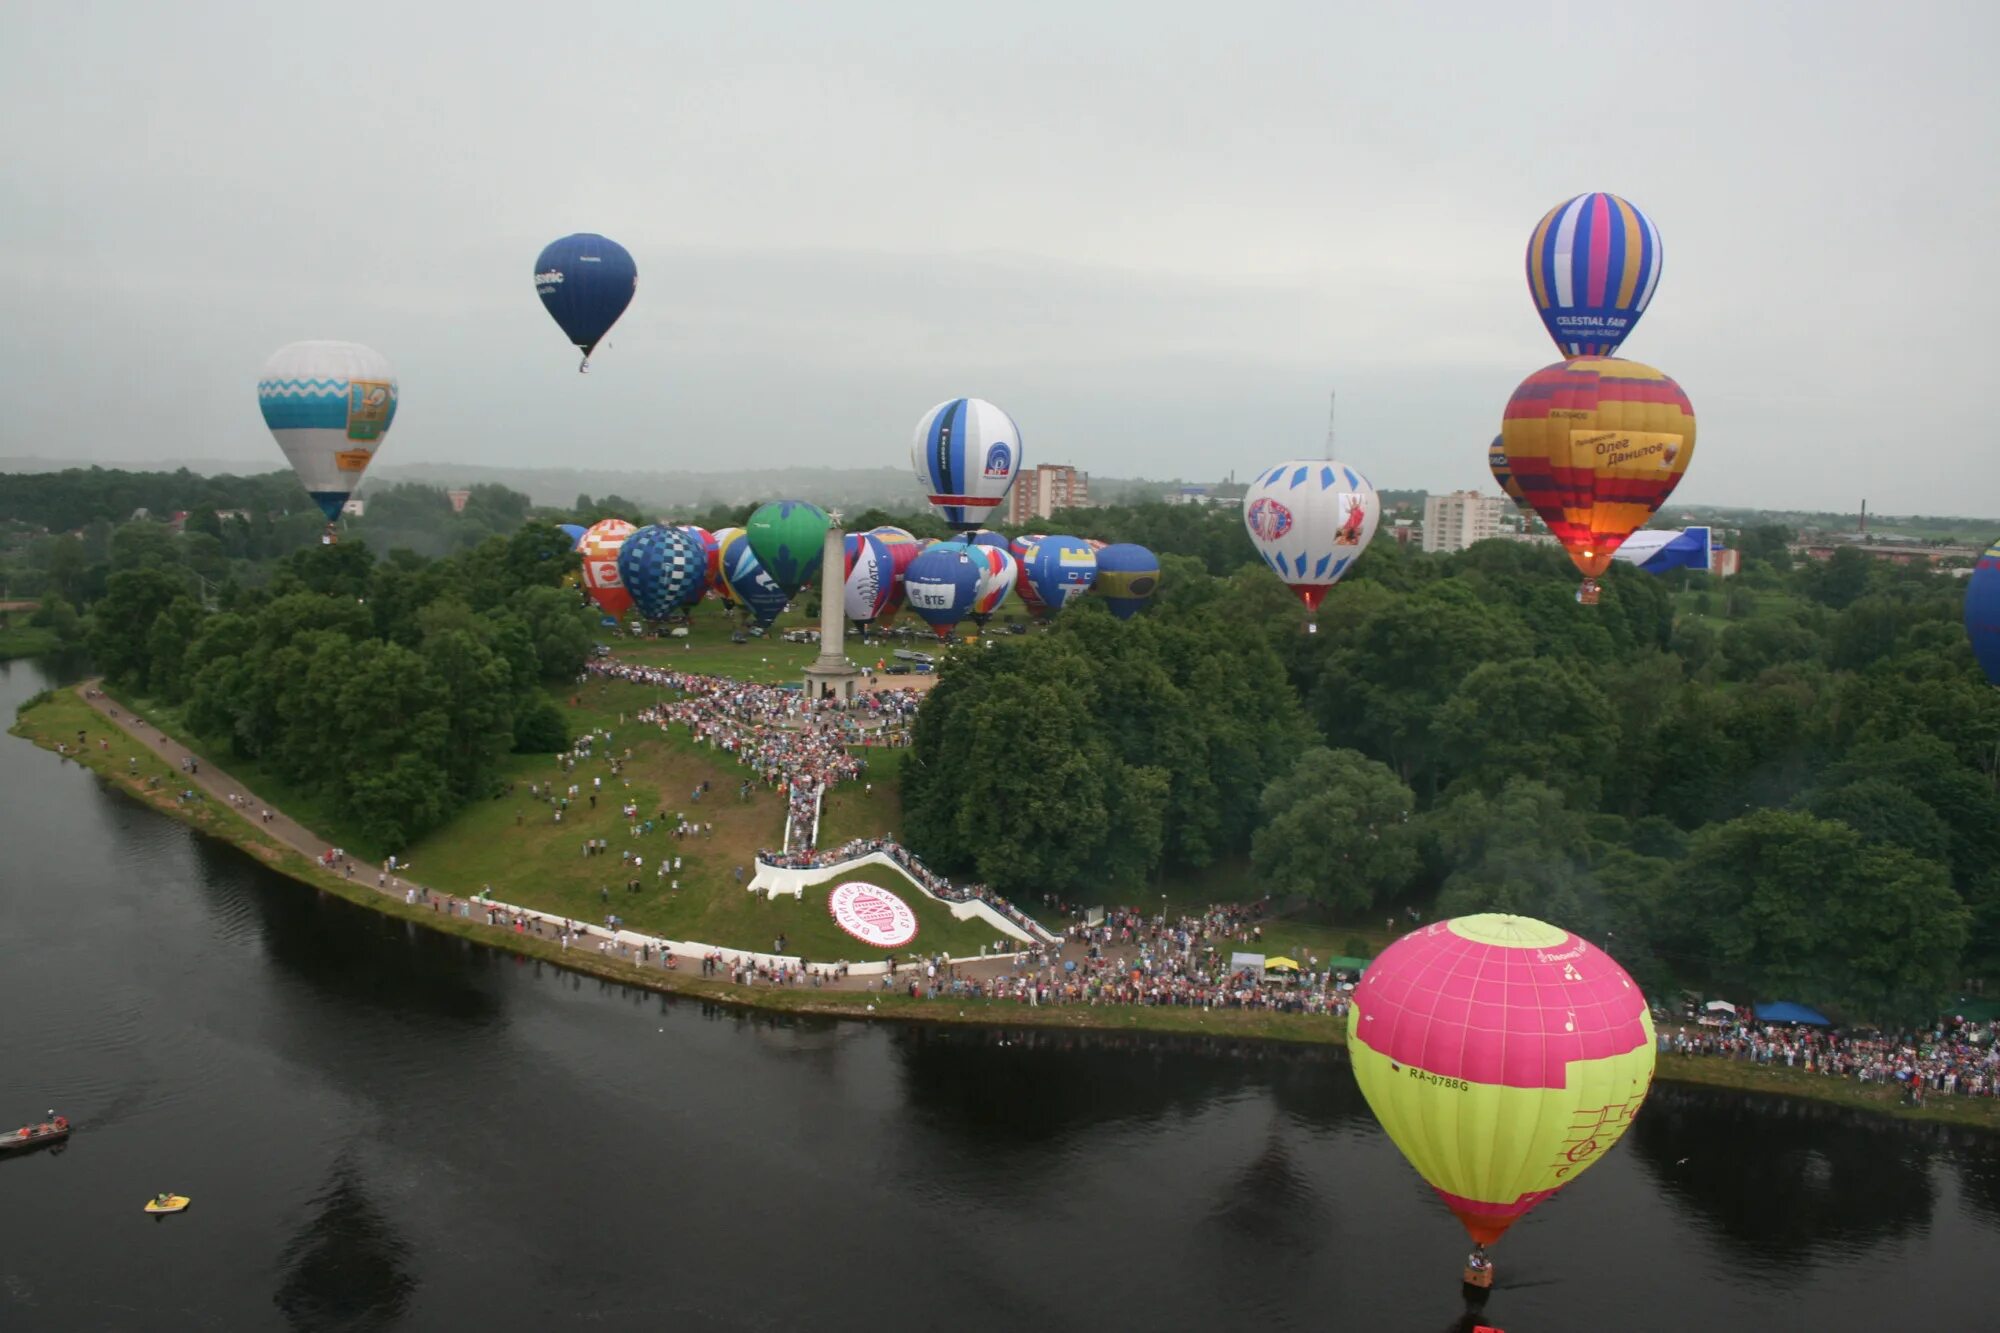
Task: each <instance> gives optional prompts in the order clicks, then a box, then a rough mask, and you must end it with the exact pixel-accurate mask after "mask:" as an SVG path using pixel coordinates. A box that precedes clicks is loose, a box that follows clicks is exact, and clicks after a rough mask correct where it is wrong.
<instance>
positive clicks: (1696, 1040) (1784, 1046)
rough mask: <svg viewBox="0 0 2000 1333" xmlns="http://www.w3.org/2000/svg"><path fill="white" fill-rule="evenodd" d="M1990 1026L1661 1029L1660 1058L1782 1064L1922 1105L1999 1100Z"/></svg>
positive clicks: (1998, 1060) (1999, 1073)
mask: <svg viewBox="0 0 2000 1333" xmlns="http://www.w3.org/2000/svg"><path fill="white" fill-rule="evenodd" d="M1995 1035H1996V1033H1995V1025H1987V1026H1983V1027H1982V1026H1980V1025H1978V1024H1974V1023H1967V1022H1965V1021H1963V1020H1961V1019H1957V1018H1952V1019H1947V1020H1943V1021H1941V1022H1939V1023H1937V1024H1935V1025H1934V1026H1932V1027H1930V1028H1927V1029H1924V1030H1923V1031H1909V1030H1905V1031H1901V1032H1894V1033H1882V1032H1872V1031H1870V1032H1855V1033H1847V1032H1839V1031H1835V1030H1831V1029H1829V1030H1826V1031H1821V1030H1819V1029H1815V1028H1809V1027H1798V1026H1794V1025H1791V1024H1784V1023H1762V1022H1757V1021H1755V1020H1754V1019H1743V1020H1741V1021H1737V1022H1723V1023H1719V1024H1712V1025H1710V1024H1699V1023H1697V1024H1694V1025H1691V1026H1681V1027H1678V1028H1677V1029H1676V1030H1673V1031H1669V1030H1667V1029H1666V1028H1665V1027H1662V1028H1661V1029H1660V1032H1659V1046H1660V1051H1661V1053H1662V1054H1674V1055H1697V1056H1713V1057H1717V1058H1720V1059H1727V1060H1748V1061H1752V1062H1753V1063H1756V1064H1760V1065H1784V1066H1785V1067H1786V1068H1788V1069H1802V1070H1804V1071H1806V1072H1807V1073H1812V1074H1822V1075H1825V1076H1826V1077H1828V1078H1852V1079H1854V1080H1856V1081H1857V1082H1860V1083H1867V1084H1877V1085H1890V1086H1895V1087H1898V1088H1900V1089H1901V1090H1902V1093H1903V1099H1904V1100H1905V1101H1907V1102H1910V1103H1912V1104H1914V1105H1918V1106H1921V1105H1922V1104H1923V1102H1924V1099H1925V1098H1926V1097H1928V1096H1931V1095H1934V1094H1935V1095H1943V1096H1964V1097H1994V1096H2000V1041H1996V1040H1995Z"/></svg>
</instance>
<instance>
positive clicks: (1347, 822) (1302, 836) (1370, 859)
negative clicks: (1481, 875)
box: [1251, 746, 1419, 911]
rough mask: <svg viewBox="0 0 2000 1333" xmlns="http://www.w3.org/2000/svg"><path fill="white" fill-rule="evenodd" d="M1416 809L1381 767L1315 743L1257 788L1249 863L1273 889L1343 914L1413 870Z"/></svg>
mask: <svg viewBox="0 0 2000 1333" xmlns="http://www.w3.org/2000/svg"><path fill="white" fill-rule="evenodd" d="M1415 807H1416V797H1415V796H1414V795H1413V794H1412V793H1411V791H1410V789H1409V788H1408V787H1407V786H1405V785H1404V784H1403V783H1402V782H1401V781H1399V780H1398V779H1397V777H1396V775H1395V774H1394V773H1392V772H1390V771H1389V768H1388V766H1387V765H1385V764H1380V763H1377V762H1376V761H1375V760H1373V759H1370V758H1368V757H1367V756H1366V755H1364V754H1362V753H1361V752H1359V751H1358V750H1329V749H1327V748H1326V747H1324V746H1314V747H1313V748H1312V749H1310V750H1307V751H1306V752H1305V753H1303V754H1301V755H1300V756H1299V759H1298V762H1297V763H1296V764H1294V765H1293V766H1292V769H1291V771H1290V772H1289V773H1286V774H1284V775H1283V776H1281V777H1279V778H1277V779H1275V780H1273V781H1272V783H1271V784H1270V785H1269V786H1268V787H1266V788H1265V789H1264V799H1263V813H1264V825H1263V827H1262V828H1260V829H1258V830H1257V835H1256V839H1255V841H1254V842H1253V843H1252V844H1251V860H1252V863H1253V865H1254V866H1255V867H1256V870H1257V874H1258V876H1259V878H1261V879H1263V880H1264V881H1265V882H1266V883H1267V884H1268V885H1269V886H1270V888H1271V889H1272V890H1273V891H1274V892H1277V893H1281V894H1288V895H1289V894H1297V895H1300V896H1304V897H1311V898H1315V899H1318V900H1319V901H1321V902H1324V903H1327V904H1329V905H1331V906H1333V907H1336V908H1339V909H1341V910H1343V911H1357V910H1360V909H1362V908H1366V907H1372V906H1374V905H1375V904H1376V903H1378V902H1381V901H1383V900H1385V899H1387V898H1390V897H1393V896H1394V895H1395V894H1396V893H1398V892H1399V891H1401V889H1402V888H1403V886H1404V885H1406V884H1407V883H1409V881H1410V879H1411V878H1412V877H1413V876H1414V875H1415V874H1416V872H1417V868H1418V865H1419V860H1418V856H1417V848H1416V838H1415V836H1414V832H1413V830H1412V829H1411V826H1410V823H1409V819H1410V814H1411V812H1412V811H1413V810H1414V809H1415Z"/></svg>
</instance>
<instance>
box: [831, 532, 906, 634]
mask: <svg viewBox="0 0 2000 1333" xmlns="http://www.w3.org/2000/svg"><path fill="white" fill-rule="evenodd" d="M841 547H842V554H843V556H844V558H845V561H846V570H845V573H844V576H843V578H842V580H841V586H840V595H841V610H842V611H844V612H845V613H846V615H847V618H848V619H849V620H851V621H853V622H854V623H855V624H857V625H860V626H861V627H862V628H863V629H864V630H865V629H866V628H867V626H868V625H869V623H870V622H872V621H873V620H874V619H875V618H876V617H877V616H880V615H883V614H885V613H886V612H887V611H888V610H889V608H890V607H891V606H892V605H893V604H894V603H895V600H896V557H895V555H894V553H893V552H891V551H890V549H889V545H888V543H887V542H884V541H883V540H882V539H881V538H880V537H877V536H876V535H875V534H874V533H872V532H850V533H848V534H847V536H846V538H845V539H844V540H843V541H842V543H841Z"/></svg>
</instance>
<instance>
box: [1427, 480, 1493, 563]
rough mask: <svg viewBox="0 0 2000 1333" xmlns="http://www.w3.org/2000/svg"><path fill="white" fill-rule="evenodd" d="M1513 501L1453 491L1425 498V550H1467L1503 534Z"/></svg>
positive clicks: (1476, 492) (1475, 492) (1469, 492)
mask: <svg viewBox="0 0 2000 1333" xmlns="http://www.w3.org/2000/svg"><path fill="white" fill-rule="evenodd" d="M1511 503H1512V502H1511V501H1510V500H1508V499H1507V498H1506V497H1505V496H1503V495H1481V494H1480V493H1479V492H1478V491H1453V492H1452V493H1451V494H1449V495H1431V496H1426V497H1425V498H1424V549H1425V550H1426V551H1463V550H1464V549H1465V548H1466V547H1468V546H1470V545H1472V544H1473V543H1474V542H1483V541H1485V540H1486V539H1487V538H1488V537H1498V536H1499V535H1500V520H1501V518H1502V517H1503V516H1504V515H1505V514H1506V512H1507V508H1508V506H1509V505H1510V504H1511Z"/></svg>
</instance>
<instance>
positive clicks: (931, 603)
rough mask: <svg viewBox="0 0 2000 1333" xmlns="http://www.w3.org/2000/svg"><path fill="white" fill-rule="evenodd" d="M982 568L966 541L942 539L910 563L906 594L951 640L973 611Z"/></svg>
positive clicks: (929, 622) (926, 619) (927, 620)
mask: <svg viewBox="0 0 2000 1333" xmlns="http://www.w3.org/2000/svg"><path fill="white" fill-rule="evenodd" d="M980 571H981V566H980V564H979V563H978V562H977V561H975V560H974V559H973V556H972V552H971V550H970V549H969V548H967V546H966V545H965V543H963V542H939V543H938V544H937V545H935V546H931V547H928V548H926V549H925V550H924V551H923V553H922V554H920V555H919V556H918V557H917V558H916V559H915V560H912V561H911V562H910V568H909V569H908V570H907V571H906V572H905V573H904V575H903V596H904V598H905V599H906V600H907V601H908V602H909V604H910V609H911V610H912V611H915V612H916V613H917V614H918V615H919V616H922V617H923V619H924V623H925V624H927V625H929V626H930V627H931V628H932V629H933V630H935V631H937V636H938V637H939V638H940V639H948V638H950V637H951V632H952V630H953V629H954V628H956V627H957V625H958V622H959V621H961V620H963V619H965V617H967V616H969V615H971V614H972V603H973V600H974V598H976V597H977V596H978V595H979V576H980Z"/></svg>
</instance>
